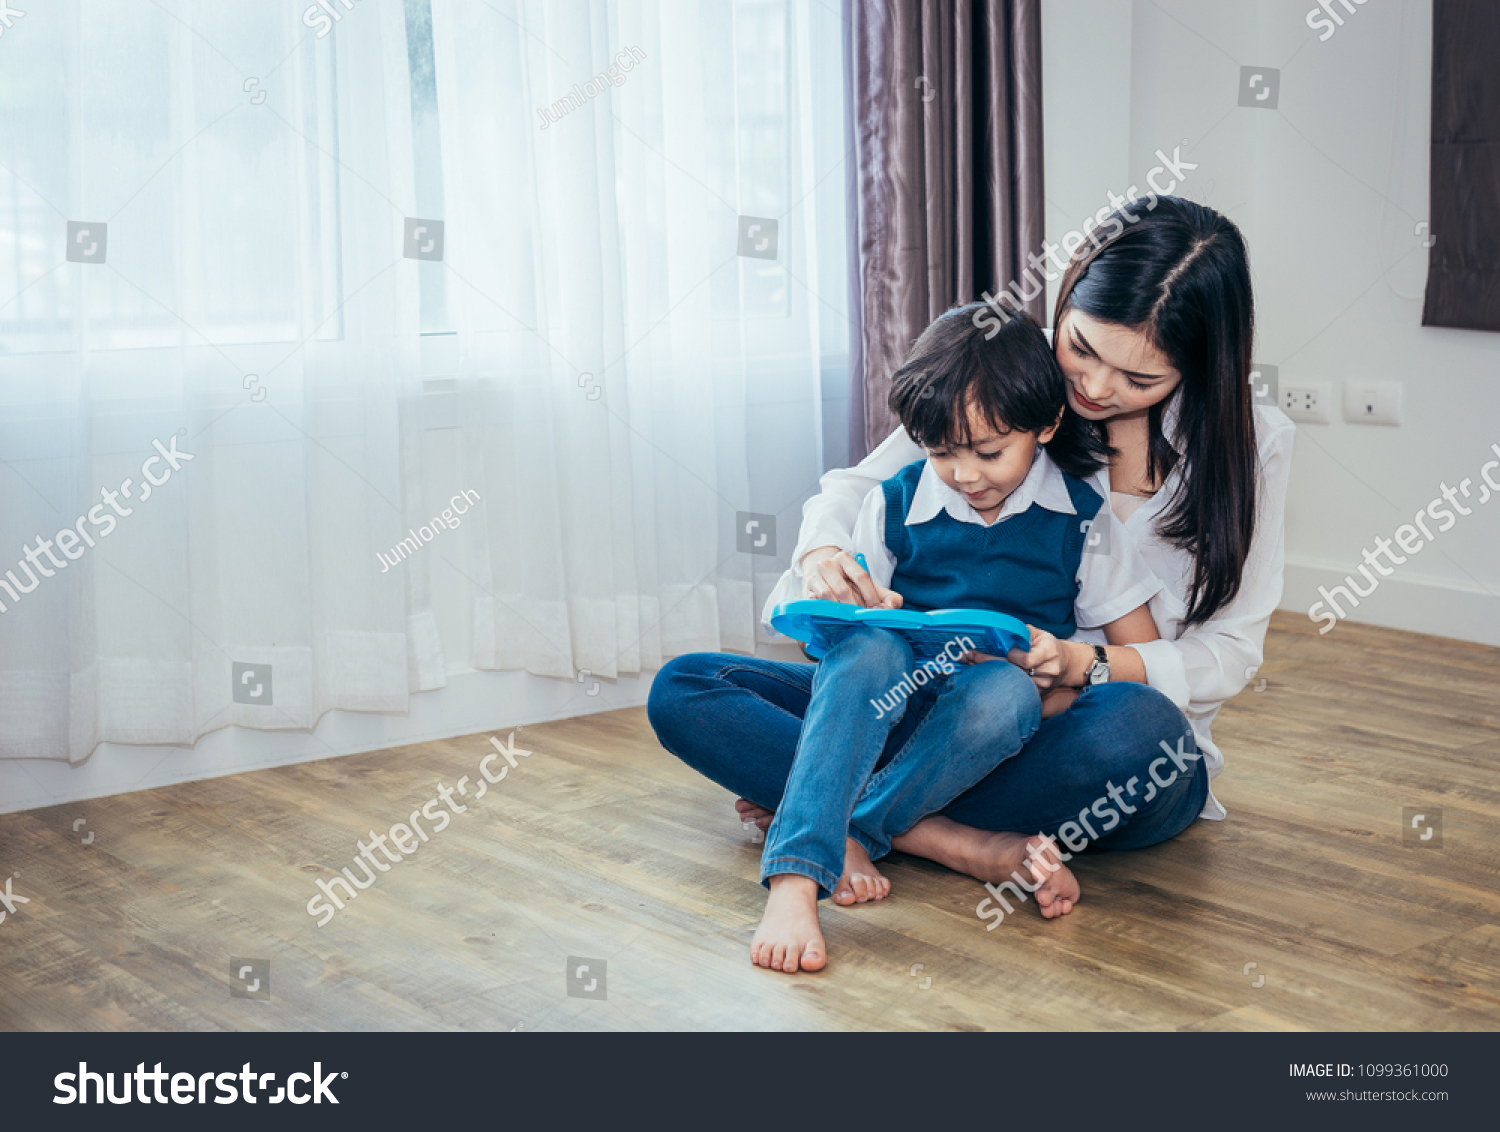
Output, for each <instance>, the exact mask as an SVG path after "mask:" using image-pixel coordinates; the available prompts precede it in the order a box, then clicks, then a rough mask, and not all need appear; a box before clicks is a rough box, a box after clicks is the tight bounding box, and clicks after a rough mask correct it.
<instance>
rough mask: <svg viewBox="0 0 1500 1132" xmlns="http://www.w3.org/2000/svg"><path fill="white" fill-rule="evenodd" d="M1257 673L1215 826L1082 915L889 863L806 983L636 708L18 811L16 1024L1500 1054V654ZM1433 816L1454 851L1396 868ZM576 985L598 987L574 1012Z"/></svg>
mask: <svg viewBox="0 0 1500 1132" xmlns="http://www.w3.org/2000/svg"><path fill="white" fill-rule="evenodd" d="M1259 675H1260V676H1261V677H1264V678H1265V681H1266V684H1265V687H1264V689H1263V690H1262V691H1258V692H1257V691H1253V690H1247V691H1246V692H1244V693H1243V694H1241V695H1240V696H1239V697H1238V698H1237V699H1236V700H1235V701H1234V702H1233V703H1231V704H1230V705H1229V706H1228V707H1227V708H1226V709H1225V711H1224V712H1223V713H1222V715H1221V716H1220V718H1219V722H1218V724H1217V726H1216V728H1215V737H1216V739H1217V740H1218V742H1219V744H1220V746H1221V747H1222V748H1223V749H1224V751H1225V753H1226V756H1227V759H1228V769H1227V770H1226V771H1225V773H1224V774H1223V775H1221V776H1220V778H1219V779H1218V780H1217V781H1216V783H1215V789H1216V792H1217V793H1218V795H1219V797H1220V798H1221V800H1223V802H1224V803H1225V805H1226V806H1227V807H1228V809H1229V811H1230V818H1229V820H1228V821H1226V822H1222V823H1209V822H1198V823H1196V824H1195V825H1194V826H1193V827H1192V828H1191V829H1189V830H1188V831H1187V832H1186V833H1184V834H1183V835H1182V836H1181V837H1178V838H1177V839H1175V840H1174V841H1172V842H1169V843H1167V844H1165V845H1160V846H1156V847H1154V848H1152V849H1147V850H1142V851H1140V852H1134V853H1116V854H1100V855H1095V856H1093V857H1087V858H1085V859H1083V861H1082V862H1081V864H1080V865H1078V866H1077V871H1078V874H1079V877H1080V880H1081V881H1082V883H1083V885H1084V899H1083V901H1082V903H1081V904H1080V905H1079V906H1078V908H1077V909H1076V910H1075V912H1074V913H1073V914H1072V915H1070V916H1068V917H1067V918H1066V919H1064V920H1060V921H1058V922H1055V923H1045V922H1043V921H1042V920H1041V919H1040V917H1038V916H1037V915H1036V913H1035V909H1034V907H1032V906H1030V905H1027V906H1025V907H1023V908H1022V909H1021V910H1019V912H1018V914H1016V915H1013V916H1007V917H1006V920H1005V923H1004V924H1002V925H1001V926H1000V927H999V928H997V929H996V930H995V931H989V932H987V931H985V930H984V922H983V921H981V920H979V919H978V918H977V917H976V916H975V914H974V908H975V905H976V904H977V903H978V902H979V901H980V900H981V899H983V898H984V896H985V893H984V890H983V889H982V888H981V886H980V885H979V884H978V883H977V882H975V881H973V880H970V879H968V878H966V877H962V876H959V875H957V874H955V873H951V872H949V871H947V870H945V869H943V868H941V867H939V866H937V865H934V864H931V863H929V862H926V861H921V860H918V859H915V858H908V857H902V856H899V855H896V856H893V857H892V858H890V859H888V861H887V862H886V863H885V864H884V865H883V868H884V869H885V871H886V873H887V875H888V876H890V877H891V880H892V883H893V888H894V893H893V896H892V897H891V898H890V899H889V900H887V901H885V902H884V903H882V904H879V905H874V906H866V907H862V908H854V909H848V910H845V909H840V908H837V907H835V906H833V905H831V904H826V903H825V905H824V912H823V922H824V929H825V932H826V934H827V938H828V942H829V947H830V954H831V962H830V965H829V967H828V968H827V969H826V970H825V971H823V972H820V973H818V974H814V975H805V974H804V975H797V976H794V977H788V976H784V975H781V974H779V973H775V972H768V971H762V970H759V969H756V968H753V967H751V966H750V964H749V961H748V945H749V940H750V935H751V933H752V931H753V929H754V926H755V924H756V922H757V921H758V919H759V915H760V911H761V908H762V906H763V896H764V892H763V890H762V889H761V888H760V887H759V886H758V885H757V884H756V868H757V863H758V859H759V852H760V848H761V846H760V845H757V844H754V843H752V841H751V839H750V837H749V836H748V835H747V834H746V833H745V831H744V830H743V829H742V828H741V826H740V825H739V823H738V821H737V820H736V819H735V817H734V814H733V812H732V810H731V808H730V803H731V801H732V799H731V798H730V797H729V796H728V795H727V794H725V792H724V791H722V790H720V789H719V788H718V787H716V786H714V785H712V784H710V783H708V782H706V781H705V780H703V779H701V778H699V777H698V776H697V775H696V774H694V773H693V772H692V771H690V770H688V769H687V768H685V767H684V766H682V765H681V764H679V763H678V762H677V761H676V760H675V759H673V758H672V757H671V756H669V755H668V754H666V752H664V751H663V750H661V748H660V747H659V746H658V745H657V744H656V741H655V738H654V737H653V735H652V733H651V730H650V728H649V726H648V725H647V723H646V717H645V712H644V710H641V709H633V710H628V711H620V712H613V713H610V714H607V715H598V716H591V717H586V718H580V719H572V720H565V721H559V722H554V723H548V724H542V725H538V726H535V727H527V728H524V729H523V730H521V731H519V732H517V733H516V735H515V742H516V745H517V746H518V747H520V748H521V749H523V750H529V751H531V754H530V755H528V756H525V757H520V758H518V760H517V765H516V766H515V767H514V768H513V769H511V770H509V771H508V773H507V775H506V778H505V779H504V781H502V782H500V783H499V784H497V785H494V786H491V787H489V789H488V791H487V793H486V795H485V797H484V798H483V799H478V798H476V797H475V789H476V785H475V784H476V783H477V781H478V778H479V775H478V770H477V768H478V765H479V762H480V760H481V759H482V758H484V757H485V755H486V754H488V753H490V752H491V751H492V747H491V746H490V744H489V741H488V740H489V736H488V735H477V736H470V737H467V738H462V739H454V740H449V741H444V742H435V743H425V744H421V745H419V746H413V747H403V748H398V749H394V750H387V751H380V752H376V753H372V754H367V755H353V756H347V757H344V758H339V759H329V760H327V761H324V762H320V763H310V764H304V765H301V766H295V767H287V768H282V769H277V770H267V771H257V772H254V773H249V774H242V775H237V776H234V777H230V778H221V779H215V780H211V781H205V782H197V783H190V784H185V785H180V786H173V787H170V788H167V789H162V790H154V791H148V792H142V793H137V794H129V795H122V796H118V797H114V798H106V799H100V800H96V801H91V802H84V803H75V804H71V805H67V806H58V807H53V808H50V809H43V810H33V811H29V812H26V813H18V814H10V815H4V816H0V878H3V877H5V876H10V877H11V891H12V892H13V893H14V894H15V895H18V896H23V897H26V898H27V899H28V900H29V903H24V904H20V903H18V904H17V905H16V911H15V912H14V913H11V914H9V915H7V916H6V918H5V920H4V922H0V1027H4V1028H6V1029H26V1030H30V1029H39V1030H70V1029H86V1030H117V1029H123V1030H131V1029H172V1030H177V1029H183V1030H212V1029H234V1030H240V1029H245V1030H280V1029H295V1030H318V1029H340V1030H341V1029H377V1030H385V1029H462V1030H513V1029H521V1030H528V1031H534V1030H633V1029H711V1030H717V1029H752V1030H778V1029H833V1030H864V1029H914V1030H928V1029H957V1030H979V1029H1033V1028H1047V1029H1188V1030H1229V1029H1234V1030H1268V1029H1288V1030H1298V1029H1309V1030H1319V1029H1337V1030H1343V1029H1350V1030H1364V1029H1394V1030H1446V1029H1455V1030H1467V1029H1485V1030H1493V1029H1497V1028H1500V773H1497V771H1500V650H1497V649H1487V648H1483V647H1480V646H1476V645H1468V644H1462V643H1456V642H1452V641H1443V640H1438V639H1436V638H1427V637H1419V636H1416V635H1413V634H1408V633H1399V632H1395V631H1391V630H1382V629H1374V628H1369V627H1366V626H1360V625H1353V624H1350V623H1347V622H1345V623H1342V624H1340V625H1339V626H1338V627H1337V628H1336V629H1335V630H1334V631H1333V632H1332V633H1330V634H1329V635H1328V636H1327V637H1320V636H1319V635H1318V633H1317V631H1316V626H1315V625H1312V624H1311V623H1310V622H1309V621H1308V620H1307V619H1306V618H1303V617H1298V616H1294V615H1289V614H1279V615H1278V616H1277V618H1276V620H1275V622H1274V624H1273V628H1272V632H1271V635H1270V637H1269V640H1268V643H1267V659H1266V663H1265V665H1264V666H1263V668H1262V670H1261V672H1260V674H1259ZM504 737H505V736H504V735H501V736H500V738H502V739H504ZM499 765H504V764H503V763H499V764H492V769H496V768H497V767H498V766H499ZM464 775H468V776H469V780H470V781H469V785H468V787H467V794H466V796H464V797H459V798H456V799H455V801H456V803H457V804H460V805H465V806H466V807H467V809H466V812H464V813H462V814H457V815H453V816H452V817H451V824H450V825H449V826H448V827H447V828H446V829H443V830H442V831H440V832H439V831H437V830H436V829H435V827H434V825H433V822H432V820H431V819H424V818H421V817H419V818H418V823H419V824H421V825H423V826H424V828H425V831H426V832H427V833H428V834H429V836H430V840H429V841H428V842H427V843H425V844H424V845H422V847H421V848H420V849H419V850H418V851H417V852H416V854H415V855H414V856H412V857H411V858H409V859H407V860H404V861H402V862H401V863H399V864H391V865H390V866H389V871H388V872H382V873H379V875H378V877H377V879H376V881H375V883H374V884H373V886H371V887H370V888H368V889H366V890H365V891H363V892H361V893H360V895H359V896H358V898H357V899H354V900H349V901H347V906H346V907H345V908H344V909H343V910H342V911H338V912H337V913H336V915H335V916H334V917H333V919H332V920H331V922H329V923H328V924H327V926H325V927H318V926H317V920H316V918H315V917H313V916H311V915H309V913H308V911H307V904H308V901H309V899H310V898H311V897H313V896H315V895H317V894H318V891H319V890H318V889H317V887H316V882H317V881H318V880H319V879H324V880H327V879H328V878H330V877H332V876H334V875H336V874H337V871H338V870H339V869H340V868H342V867H344V866H346V865H347V866H351V871H352V872H354V873H355V874H356V875H357V876H359V877H360V878H361V879H363V873H362V872H361V870H360V869H359V868H357V867H354V866H353V865H352V862H353V860H354V858H355V856H356V853H357V851H358V850H357V846H356V841H357V840H359V839H361V838H364V839H366V840H368V837H367V834H368V831H369V830H370V829H372V828H374V829H377V830H381V831H384V830H386V829H388V828H389V827H390V826H391V825H392V824H393V823H395V822H406V821H407V815H409V814H411V813H412V811H414V810H418V809H419V808H420V807H422V806H423V805H424V804H425V803H426V802H427V801H429V800H430V799H432V798H434V797H436V789H437V785H438V783H439V781H441V782H442V783H444V784H446V785H448V786H450V787H451V786H453V785H454V784H455V783H456V782H457V780H458V779H459V778H460V777H461V776H464ZM1411 807H1415V808H1418V809H1419V810H1420V811H1421V812H1423V813H1425V814H1428V815H1430V816H1429V818H1428V822H1429V823H1431V822H1432V821H1433V820H1434V819H1435V818H1436V816H1437V814H1438V812H1439V811H1441V823H1442V824H1441V838H1442V845H1441V848H1429V847H1415V846H1411V845H1408V844H1405V843H1403V838H1402V825H1403V817H1402V811H1403V808H1411ZM435 812H436V810H434V813H435ZM79 818H83V819H86V820H87V823H88V824H87V826H86V827H84V829H85V830H87V831H92V832H93V833H94V840H93V842H92V844H87V845H85V844H83V843H82V841H81V837H83V836H85V834H84V833H74V832H73V823H74V821H75V820H77V819H79ZM0 883H3V881H0ZM0 910H3V909H0ZM231 957H243V958H246V959H262V960H268V961H269V963H270V968H269V975H270V978H269V994H270V997H269V998H263V997H234V996H232V995H231V993H230V989H231V982H232V979H231V972H230V959H231ZM1251 964H1253V966H1251ZM583 965H587V966H588V967H589V968H590V970H589V972H588V973H587V975H586V977H585V979H580V980H578V981H577V982H576V984H575V987H574V989H575V990H579V989H582V987H583V986H585V985H586V979H588V978H593V979H597V980H598V985H597V986H596V987H595V989H594V992H593V993H594V994H599V993H601V992H602V993H603V994H604V996H605V997H582V996H579V995H570V994H569V993H568V984H567V982H566V975H565V969H566V968H568V967H570V966H571V967H572V968H574V969H576V968H577V967H578V966H583Z"/></svg>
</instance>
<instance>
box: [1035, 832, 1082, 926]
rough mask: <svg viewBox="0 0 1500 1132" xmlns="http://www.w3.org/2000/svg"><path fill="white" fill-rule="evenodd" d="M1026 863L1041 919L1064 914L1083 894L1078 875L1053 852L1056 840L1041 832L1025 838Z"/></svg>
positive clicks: (1071, 908) (1070, 909)
mask: <svg viewBox="0 0 1500 1132" xmlns="http://www.w3.org/2000/svg"><path fill="white" fill-rule="evenodd" d="M1026 867H1027V869H1028V870H1030V872H1031V879H1032V880H1033V881H1039V882H1040V885H1039V887H1038V888H1037V890H1036V891H1035V892H1033V893H1032V895H1033V896H1035V897H1036V906H1037V907H1038V908H1040V909H1041V910H1042V917H1043V918H1044V919H1048V920H1051V919H1054V918H1055V917H1057V916H1066V915H1067V914H1068V913H1069V912H1071V911H1072V910H1073V905H1074V904H1077V903H1078V901H1079V900H1080V899H1081V898H1082V897H1083V890H1082V889H1081V888H1079V887H1078V878H1077V877H1075V876H1074V875H1073V870H1072V869H1070V868H1068V866H1067V865H1065V864H1063V863H1062V860H1061V858H1059V857H1058V855H1057V843H1056V842H1055V841H1053V840H1052V838H1050V837H1047V836H1045V835H1044V834H1040V833H1039V834H1037V835H1036V836H1035V837H1030V838H1027V840H1026Z"/></svg>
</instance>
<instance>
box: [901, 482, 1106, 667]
mask: <svg viewBox="0 0 1500 1132" xmlns="http://www.w3.org/2000/svg"><path fill="white" fill-rule="evenodd" d="M926 463H927V461H926V460H918V461H916V462H915V463H913V464H908V465H907V466H906V467H904V468H902V469H901V470H900V471H899V472H897V473H896V474H895V475H894V476H892V477H891V478H890V479H888V480H886V481H885V482H884V483H883V484H881V487H882V488H883V489H884V491H885V545H886V547H887V548H888V549H889V550H890V552H891V553H892V554H894V555H895V556H896V573H895V576H894V577H893V578H892V579H891V589H893V590H895V591H896V592H897V593H898V594H900V595H901V596H902V598H903V599H905V601H904V604H903V606H902V608H904V609H914V610H917V611H918V612H925V611H927V610H931V609H991V610H995V611H997V612H999V613H1008V614H1010V615H1011V616H1012V617H1018V618H1020V619H1021V620H1022V621H1024V622H1026V624H1028V625H1031V626H1033V627H1035V628H1037V629H1045V630H1046V631H1047V632H1049V633H1051V634H1052V635H1053V636H1055V637H1058V638H1066V637H1071V636H1072V635H1073V633H1074V632H1075V631H1076V630H1077V628H1078V626H1077V623H1076V622H1075V621H1074V620H1073V603H1074V602H1075V601H1076V600H1077V599H1078V565H1079V562H1080V561H1081V559H1082V557H1083V540H1084V537H1085V533H1086V532H1085V531H1084V520H1086V519H1092V518H1093V517H1094V516H1095V515H1096V514H1098V512H1099V508H1100V506H1102V504H1103V500H1101V499H1100V498H1099V495H1098V493H1097V492H1096V491H1094V489H1093V488H1091V487H1089V485H1088V484H1086V483H1084V482H1083V481H1082V480H1080V479H1077V478H1076V477H1074V476H1070V475H1068V474H1067V473H1066V472H1064V473H1063V480H1064V482H1065V483H1066V484H1067V486H1068V496H1069V497H1070V498H1071V499H1072V501H1073V506H1074V507H1075V508H1076V509H1077V511H1078V513H1077V514H1076V515H1060V514H1058V513H1057V512H1056V511H1049V510H1047V508H1045V507H1043V506H1041V505H1040V504H1038V503H1033V504H1032V505H1031V506H1030V507H1028V508H1027V509H1026V510H1025V511H1023V512H1021V513H1020V514H1019V515H1012V516H1011V517H1010V518H1008V519H1006V520H1005V521H1004V522H1003V523H1001V522H996V523H991V524H990V525H989V526H987V527H986V526H982V525H980V524H978V523H961V522H959V521H958V520H957V519H955V518H953V517H952V516H951V515H949V514H948V512H947V511H939V512H938V513H937V514H936V515H935V516H934V517H933V518H931V519H930V520H928V521H927V522H925V523H917V524H915V525H914V526H910V527H909V526H907V525H906V516H907V514H908V513H909V512H910V510H911V501H912V497H913V496H914V495H915V494H916V491H917V483H918V481H920V480H921V478H922V469H923V468H924V467H925V466H926Z"/></svg>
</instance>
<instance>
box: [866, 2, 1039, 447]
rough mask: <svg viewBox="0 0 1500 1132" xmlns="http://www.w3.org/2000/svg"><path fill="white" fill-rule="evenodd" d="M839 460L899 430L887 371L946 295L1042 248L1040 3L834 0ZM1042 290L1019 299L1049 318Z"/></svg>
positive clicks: (993, 290)
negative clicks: (839, 94)
mask: <svg viewBox="0 0 1500 1132" xmlns="http://www.w3.org/2000/svg"><path fill="white" fill-rule="evenodd" d="M843 11H844V29H845V43H844V64H845V66H844V71H845V75H846V76H847V84H848V86H847V103H848V119H847V126H848V134H849V137H848V145H849V149H850V150H851V151H852V153H853V154H854V161H853V162H852V164H851V167H850V175H849V185H848V187H849V221H850V224H849V231H850V265H849V266H850V298H851V302H850V310H851V321H852V324H853V331H852V336H851V343H850V346H851V349H850V401H849V406H850V426H849V441H850V452H849V458H850V462H851V463H853V462H854V461H856V460H859V459H861V458H863V457H864V456H865V454H866V453H868V452H869V450H870V449H871V448H873V447H874V446H875V445H877V444H879V443H880V441H882V440H884V439H885V437H886V436H887V435H889V434H890V433H891V431H892V430H894V429H895V428H896V426H897V423H898V422H897V421H896V419H895V417H894V416H893V415H892V413H891V411H890V410H889V409H888V408H887V407H886V397H887V396H888V394H889V391H890V380H891V375H892V374H893V373H894V372H895V370H896V368H897V367H898V366H899V365H900V364H901V361H902V359H903V358H904V357H905V356H906V353H907V351H908V350H909V349H910V348H911V344H912V341H913V340H914V339H915V338H916V337H917V335H918V334H920V333H921V332H922V330H923V328H924V327H926V326H927V324H928V323H929V322H931V321H932V320H933V319H934V318H936V317H937V316H938V315H939V314H941V313H942V312H943V311H945V310H947V309H948V308H949V307H950V306H953V305H954V304H955V303H964V302H970V301H972V300H974V299H977V298H978V297H979V295H980V292H982V291H988V292H989V293H990V294H991V295H998V294H999V293H1000V288H1001V287H1002V286H1008V285H1009V284H1010V282H1011V281H1012V280H1014V279H1018V278H1020V276H1021V272H1022V271H1023V270H1024V269H1025V267H1026V266H1027V264H1026V256H1027V254H1028V253H1030V252H1037V251H1040V250H1041V247H1042V241H1043V225H1044V223H1045V213H1044V208H1043V203H1042V43H1041V40H1042V34H1041V3H1040V0H972V2H966V0H925V2H924V0H875V2H869V0H844V8H843ZM1045 304H1046V293H1045V290H1044V291H1043V292H1042V293H1041V294H1039V295H1037V297H1036V298H1034V299H1032V300H1031V301H1030V302H1028V303H1027V304H1026V309H1027V311H1028V312H1029V313H1030V314H1032V315H1033V316H1034V317H1036V318H1037V320H1038V321H1040V322H1043V323H1045V321H1046V316H1045V311H1044V307H1045Z"/></svg>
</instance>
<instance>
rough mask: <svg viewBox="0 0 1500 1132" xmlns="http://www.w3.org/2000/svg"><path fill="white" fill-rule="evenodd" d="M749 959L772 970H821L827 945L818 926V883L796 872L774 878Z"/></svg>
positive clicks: (787, 971)
mask: <svg viewBox="0 0 1500 1132" xmlns="http://www.w3.org/2000/svg"><path fill="white" fill-rule="evenodd" d="M750 962H752V963H754V964H756V965H757V966H760V967H768V968H770V969H771V970H773V971H785V972H786V973H787V974H791V973H792V972H794V971H798V970H801V971H821V970H822V969H823V965H824V964H825V963H827V962H828V948H827V945H826V944H824V942H823V932H822V930H821V929H820V928H819V927H818V882H817V881H815V880H813V879H812V877H805V876H799V875H798V874H796V873H780V874H778V875H776V876H773V877H772V878H771V895H770V896H769V897H767V898H766V912H765V915H763V916H762V917H761V918H760V927H758V928H756V929H755V936H754V938H753V939H751V941H750Z"/></svg>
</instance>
